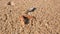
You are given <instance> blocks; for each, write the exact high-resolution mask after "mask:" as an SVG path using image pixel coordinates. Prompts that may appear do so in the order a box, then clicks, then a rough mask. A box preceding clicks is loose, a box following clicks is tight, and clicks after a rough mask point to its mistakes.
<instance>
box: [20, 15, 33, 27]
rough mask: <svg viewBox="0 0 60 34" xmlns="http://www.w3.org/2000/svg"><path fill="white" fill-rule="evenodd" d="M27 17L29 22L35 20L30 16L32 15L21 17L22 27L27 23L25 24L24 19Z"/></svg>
mask: <svg viewBox="0 0 60 34" xmlns="http://www.w3.org/2000/svg"><path fill="white" fill-rule="evenodd" d="M23 16H24V17H27V18H28V19H29V20H30V19H32V18H33V16H30V15H21V16H20V17H19V18H20V22H21V26H24V25H25V22H24V20H25V19H24V17H23Z"/></svg>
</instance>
